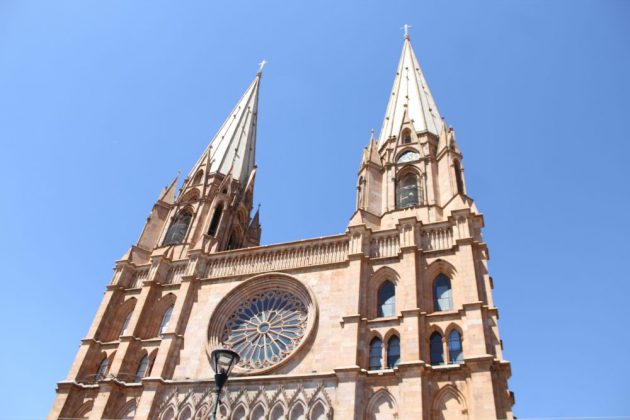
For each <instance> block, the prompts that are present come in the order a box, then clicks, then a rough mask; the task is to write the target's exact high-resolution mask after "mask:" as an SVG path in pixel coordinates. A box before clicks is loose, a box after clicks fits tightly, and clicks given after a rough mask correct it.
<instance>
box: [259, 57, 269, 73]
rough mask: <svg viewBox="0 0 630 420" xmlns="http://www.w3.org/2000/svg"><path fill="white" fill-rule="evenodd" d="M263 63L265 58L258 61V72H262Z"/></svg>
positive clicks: (265, 61) (265, 62)
mask: <svg viewBox="0 0 630 420" xmlns="http://www.w3.org/2000/svg"><path fill="white" fill-rule="evenodd" d="M265 64H267V60H263V61H261V62H260V63H258V73H262V71H263V67H265Z"/></svg>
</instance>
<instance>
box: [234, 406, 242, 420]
mask: <svg viewBox="0 0 630 420" xmlns="http://www.w3.org/2000/svg"><path fill="white" fill-rule="evenodd" d="M232 420H245V408H244V407H243V406H242V405H239V406H238V408H237V409H236V410H234V412H233V413H232Z"/></svg>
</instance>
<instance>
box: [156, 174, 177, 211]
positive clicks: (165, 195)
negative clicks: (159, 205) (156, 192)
mask: <svg viewBox="0 0 630 420" xmlns="http://www.w3.org/2000/svg"><path fill="white" fill-rule="evenodd" d="M178 180H179V171H178V172H177V175H176V176H175V179H173V181H172V182H171V185H169V186H168V187H164V189H163V190H162V193H161V194H160V198H158V200H159V201H164V202H165V203H168V204H173V203H175V191H176V190H177V181H178Z"/></svg>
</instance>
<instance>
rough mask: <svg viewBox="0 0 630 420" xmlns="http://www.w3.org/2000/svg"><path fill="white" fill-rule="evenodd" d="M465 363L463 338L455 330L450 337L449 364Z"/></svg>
mask: <svg viewBox="0 0 630 420" xmlns="http://www.w3.org/2000/svg"><path fill="white" fill-rule="evenodd" d="M463 361H464V352H463V349H462V336H461V335H460V334H459V331H457V330H453V331H451V333H450V334H449V335H448V362H449V363H451V364H456V363H462V362H463Z"/></svg>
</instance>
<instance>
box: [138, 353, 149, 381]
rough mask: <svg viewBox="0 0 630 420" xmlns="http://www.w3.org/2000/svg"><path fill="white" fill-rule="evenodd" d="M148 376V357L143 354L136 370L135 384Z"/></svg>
mask: <svg viewBox="0 0 630 420" xmlns="http://www.w3.org/2000/svg"><path fill="white" fill-rule="evenodd" d="M148 374H149V355H148V354H145V355H144V356H143V357H142V359H140V363H138V370H136V382H140V381H141V380H142V378H144V377H145V376H147V375H148Z"/></svg>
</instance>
